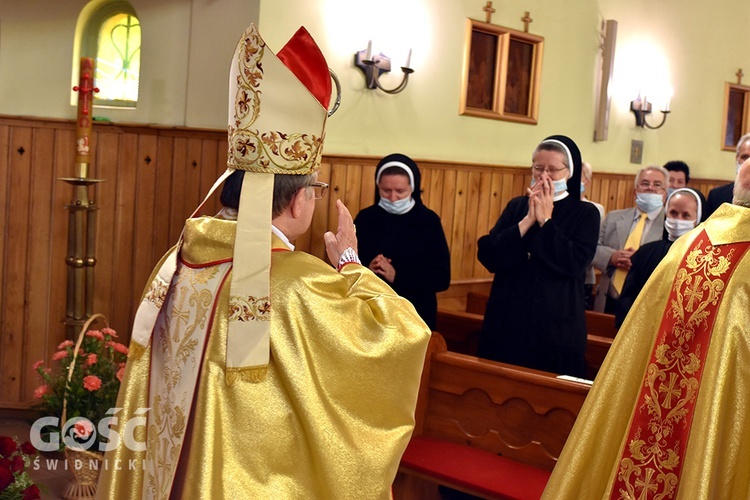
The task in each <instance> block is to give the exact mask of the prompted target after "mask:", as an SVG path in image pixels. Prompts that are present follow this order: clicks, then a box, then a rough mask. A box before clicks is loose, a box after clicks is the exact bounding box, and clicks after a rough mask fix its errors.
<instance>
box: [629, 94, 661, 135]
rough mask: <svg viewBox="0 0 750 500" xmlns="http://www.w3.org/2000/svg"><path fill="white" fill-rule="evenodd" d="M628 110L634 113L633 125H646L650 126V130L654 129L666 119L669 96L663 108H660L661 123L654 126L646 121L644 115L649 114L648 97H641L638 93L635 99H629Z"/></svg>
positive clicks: (649, 104)
mask: <svg viewBox="0 0 750 500" xmlns="http://www.w3.org/2000/svg"><path fill="white" fill-rule="evenodd" d="M630 111H632V112H633V114H634V115H635V125H636V126H637V127H646V128H650V129H652V130H656V129H657V128H660V127H661V126H662V125H664V123H665V122H666V121H667V115H668V114H669V98H667V100H666V102H665V104H664V108H663V109H661V113H662V116H661V123H659V125H656V126H652V125H649V124H648V122H647V121H646V116H647V115H649V114H651V103H650V102H648V99H647V98H646V96H645V95H644V96H643V97H641V96H640V94H639V95H638V97H636V99H635V101H630Z"/></svg>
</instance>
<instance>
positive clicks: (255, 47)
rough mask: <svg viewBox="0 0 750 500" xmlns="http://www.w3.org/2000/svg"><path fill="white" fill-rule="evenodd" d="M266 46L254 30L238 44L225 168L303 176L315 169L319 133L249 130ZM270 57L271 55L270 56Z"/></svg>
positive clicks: (258, 97)
mask: <svg viewBox="0 0 750 500" xmlns="http://www.w3.org/2000/svg"><path fill="white" fill-rule="evenodd" d="M265 51H266V44H265V42H264V41H263V39H262V38H261V37H260V34H259V33H258V32H257V30H255V29H249V30H247V31H246V32H245V34H244V35H243V37H242V41H241V48H240V50H239V57H238V58H237V63H238V65H239V68H238V69H239V73H238V75H237V92H236V96H235V99H234V124H230V125H229V127H228V132H229V144H228V149H229V151H228V156H227V165H228V166H231V167H233V168H237V169H239V170H248V171H250V172H259V173H274V174H294V173H299V174H307V173H310V172H313V171H315V170H317V169H318V166H319V163H320V153H321V150H322V147H323V135H324V134H323V133H322V131H321V135H320V136H316V135H314V134H310V133H299V132H298V133H286V132H282V131H279V130H268V131H260V130H258V129H257V128H253V124H255V122H256V120H257V119H258V117H259V116H260V114H261V95H262V90H261V88H260V87H261V84H262V82H263V71H264V70H263V56H264V54H265ZM271 57H275V56H273V54H271Z"/></svg>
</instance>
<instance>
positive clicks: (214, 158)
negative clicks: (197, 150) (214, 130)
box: [196, 139, 226, 215]
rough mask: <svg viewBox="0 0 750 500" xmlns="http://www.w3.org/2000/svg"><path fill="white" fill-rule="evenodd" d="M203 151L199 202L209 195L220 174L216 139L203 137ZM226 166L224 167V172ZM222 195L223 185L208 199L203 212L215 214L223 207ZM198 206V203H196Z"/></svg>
mask: <svg viewBox="0 0 750 500" xmlns="http://www.w3.org/2000/svg"><path fill="white" fill-rule="evenodd" d="M202 142H203V151H202V154H201V166H200V170H201V172H200V176H201V177H200V195H199V197H198V200H199V201H198V203H200V202H201V201H203V198H205V197H206V195H208V192H209V191H210V190H211V187H212V186H213V185H214V183H216V179H218V178H219V175H216V168H217V163H218V161H219V155H218V153H219V151H218V149H219V145H218V142H217V141H216V140H215V139H203V141H202ZM224 170H226V168H224V169H222V172H223V171H224ZM220 196H221V186H219V187H217V188H216V191H215V192H214V194H213V195H211V198H210V199H208V200H207V201H206V205H205V206H204V207H203V210H201V214H205V215H214V214H216V212H218V211H219V210H220V209H221V203H220V202H219V198H220ZM196 206H197V204H196Z"/></svg>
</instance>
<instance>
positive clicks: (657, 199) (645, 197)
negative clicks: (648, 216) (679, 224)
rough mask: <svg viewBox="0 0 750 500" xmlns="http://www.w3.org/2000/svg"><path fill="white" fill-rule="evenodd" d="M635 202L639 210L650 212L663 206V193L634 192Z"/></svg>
mask: <svg viewBox="0 0 750 500" xmlns="http://www.w3.org/2000/svg"><path fill="white" fill-rule="evenodd" d="M635 204H636V206H637V207H638V209H639V210H640V211H641V212H646V213H650V212H653V211H654V210H656V209H658V208H661V207H663V206H664V195H661V194H659V193H635Z"/></svg>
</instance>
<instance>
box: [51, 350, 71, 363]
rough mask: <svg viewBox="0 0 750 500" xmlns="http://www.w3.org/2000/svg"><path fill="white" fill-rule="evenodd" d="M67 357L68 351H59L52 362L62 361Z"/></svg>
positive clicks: (53, 356)
mask: <svg viewBox="0 0 750 500" xmlns="http://www.w3.org/2000/svg"><path fill="white" fill-rule="evenodd" d="M67 355H68V352H67V351H57V352H56V353H55V354H53V355H52V361H60V360H61V359H63V358H64V357H65V356H67Z"/></svg>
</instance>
